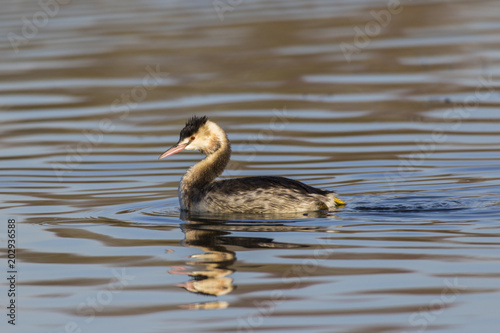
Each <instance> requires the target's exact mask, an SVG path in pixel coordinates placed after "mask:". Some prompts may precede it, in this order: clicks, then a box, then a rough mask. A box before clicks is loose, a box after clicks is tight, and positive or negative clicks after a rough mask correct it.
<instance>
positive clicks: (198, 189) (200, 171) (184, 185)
mask: <svg viewBox="0 0 500 333" xmlns="http://www.w3.org/2000/svg"><path fill="white" fill-rule="evenodd" d="M230 158H231V144H230V143H229V140H228V139H227V137H226V134H225V133H224V132H222V133H221V135H220V138H219V145H218V147H217V149H216V150H215V151H214V152H211V153H209V154H208V155H207V157H205V159H203V160H202V161H200V162H198V163H197V164H195V165H194V166H192V167H191V168H190V169H189V170H188V171H187V172H186V174H185V175H184V177H182V180H181V183H180V185H179V196H180V201H181V206H182V208H183V209H190V208H191V205H192V204H193V203H195V202H196V201H197V200H200V199H201V196H202V195H203V193H204V189H205V187H206V186H207V185H209V184H210V183H211V182H213V181H214V180H215V179H216V178H217V177H218V176H220V175H221V174H222V172H223V171H224V169H225V168H226V166H227V164H228V163H229V160H230Z"/></svg>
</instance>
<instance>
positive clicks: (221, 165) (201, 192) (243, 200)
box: [160, 116, 345, 213]
mask: <svg viewBox="0 0 500 333" xmlns="http://www.w3.org/2000/svg"><path fill="white" fill-rule="evenodd" d="M182 150H199V151H201V152H202V153H204V154H206V155H207V157H206V158H205V159H204V160H202V161H201V162H198V163H197V164H196V165H194V166H193V167H191V168H190V169H189V170H188V171H187V172H186V174H185V175H184V177H182V180H181V183H180V185H179V201H180V204H181V208H182V210H184V211H190V212H195V213H201V212H211V213H277V212H301V211H302V212H305V211H317V210H328V209H332V208H335V207H337V206H340V205H345V203H344V202H343V201H342V200H340V199H338V198H336V197H335V193H334V192H332V191H326V190H322V189H318V188H314V187H312V186H309V185H306V184H304V183H301V182H299V181H296V180H293V179H288V178H284V177H271V176H262V177H246V178H236V179H225V180H219V181H214V180H215V179H216V178H217V177H218V176H219V175H220V174H221V173H222V172H223V171H224V169H225V168H226V166H227V164H228V163H229V159H230V156H231V144H230V143H229V140H228V138H227V136H226V133H225V132H224V130H223V129H222V128H220V127H219V126H218V125H217V124H216V123H214V122H212V121H210V120H208V119H207V117H196V116H195V117H192V118H191V119H189V121H188V122H187V123H186V126H185V127H184V128H183V129H182V131H181V133H180V139H179V142H178V143H177V144H176V145H174V146H173V147H172V148H170V149H169V150H167V151H166V152H165V153H163V154H162V155H161V156H160V159H162V158H164V157H167V156H170V155H173V154H176V153H178V152H180V151H182Z"/></svg>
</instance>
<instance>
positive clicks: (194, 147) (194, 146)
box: [186, 141, 200, 150]
mask: <svg viewBox="0 0 500 333" xmlns="http://www.w3.org/2000/svg"><path fill="white" fill-rule="evenodd" d="M186 150H200V147H199V146H198V143H197V142H196V141H193V142H191V143H190V144H189V145H188V146H187V147H186Z"/></svg>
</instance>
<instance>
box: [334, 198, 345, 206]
mask: <svg viewBox="0 0 500 333" xmlns="http://www.w3.org/2000/svg"><path fill="white" fill-rule="evenodd" d="M334 201H335V203H336V204H337V206H345V205H346V203H345V202H344V201H343V200H340V199H339V198H335V199H334Z"/></svg>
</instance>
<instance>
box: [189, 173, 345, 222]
mask: <svg viewBox="0 0 500 333" xmlns="http://www.w3.org/2000/svg"><path fill="white" fill-rule="evenodd" d="M200 192H201V193H200V196H199V202H197V203H194V204H195V206H196V207H197V208H198V209H196V210H199V211H208V212H214V213H215V212H217V213H222V212H240V213H262V212H298V211H316V210H327V209H329V208H334V207H335V206H336V204H335V193H334V192H331V191H325V190H322V189H318V188H315V187H312V186H309V185H306V184H304V183H302V182H299V181H297V180H293V179H289V178H284V177H273V176H265V177H246V178H235V179H226V180H219V181H216V182H212V183H210V184H208V185H207V186H206V187H205V188H204V189H200Z"/></svg>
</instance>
